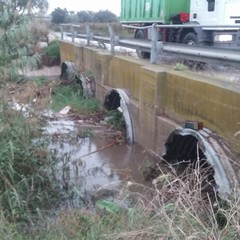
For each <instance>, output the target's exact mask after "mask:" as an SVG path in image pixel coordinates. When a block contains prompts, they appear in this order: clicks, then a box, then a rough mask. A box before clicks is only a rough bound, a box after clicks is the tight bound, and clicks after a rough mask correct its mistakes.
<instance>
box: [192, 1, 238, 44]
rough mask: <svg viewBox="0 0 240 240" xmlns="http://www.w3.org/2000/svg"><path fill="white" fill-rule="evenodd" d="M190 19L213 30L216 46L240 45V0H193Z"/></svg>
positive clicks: (204, 28) (204, 27)
mask: <svg viewBox="0 0 240 240" xmlns="http://www.w3.org/2000/svg"><path fill="white" fill-rule="evenodd" d="M189 21H190V22H194V23H197V24H200V25H202V26H203V28H202V30H205V31H212V36H213V42H214V45H215V46H218V45H220V44H221V46H223V44H225V45H226V46H227V47H231V46H232V47H236V46H237V47H239V41H240V38H239V37H240V34H239V31H238V29H239V27H240V0H192V1H191V6H190V15H189ZM206 26H207V27H206ZM218 26H219V27H218ZM223 26H232V27H230V28H229V27H228V28H224V27H223ZM234 26H236V28H234Z"/></svg>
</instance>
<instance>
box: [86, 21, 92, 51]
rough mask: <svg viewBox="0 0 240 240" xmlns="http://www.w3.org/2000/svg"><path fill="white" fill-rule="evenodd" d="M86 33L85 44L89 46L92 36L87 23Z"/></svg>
mask: <svg viewBox="0 0 240 240" xmlns="http://www.w3.org/2000/svg"><path fill="white" fill-rule="evenodd" d="M86 34H87V46H90V41H91V40H92V38H93V34H92V32H91V29H90V26H89V23H86Z"/></svg>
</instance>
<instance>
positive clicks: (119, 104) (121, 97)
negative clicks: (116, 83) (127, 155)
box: [104, 89, 134, 144]
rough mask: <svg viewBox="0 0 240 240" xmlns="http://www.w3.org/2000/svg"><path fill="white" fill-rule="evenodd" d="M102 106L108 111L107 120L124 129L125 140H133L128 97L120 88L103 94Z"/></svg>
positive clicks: (131, 141)
mask: <svg viewBox="0 0 240 240" xmlns="http://www.w3.org/2000/svg"><path fill="white" fill-rule="evenodd" d="M104 107H105V108H106V110H107V111H108V115H109V120H108V121H110V122H112V123H113V125H115V126H116V127H117V128H120V129H121V130H122V131H124V134H125V139H126V142H127V143H129V144H132V143H133V142H134V134H133V125H132V119H131V113H130V110H129V97H128V96H127V94H126V92H125V91H124V90H122V89H113V90H111V91H110V92H108V93H107V95H106V96H105V101H104Z"/></svg>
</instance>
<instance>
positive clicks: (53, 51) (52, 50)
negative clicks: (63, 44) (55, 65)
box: [44, 41, 60, 59]
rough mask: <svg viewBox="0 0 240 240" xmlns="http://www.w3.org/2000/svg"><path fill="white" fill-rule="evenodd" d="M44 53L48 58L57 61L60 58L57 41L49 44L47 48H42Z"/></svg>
mask: <svg viewBox="0 0 240 240" xmlns="http://www.w3.org/2000/svg"><path fill="white" fill-rule="evenodd" d="M44 52H45V54H46V55H47V56H48V57H51V58H57V59H59V58H60V49H59V42H58V41H53V42H50V43H49V45H48V47H46V48H44Z"/></svg>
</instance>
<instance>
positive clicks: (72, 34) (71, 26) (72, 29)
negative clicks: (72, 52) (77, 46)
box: [70, 25, 74, 43]
mask: <svg viewBox="0 0 240 240" xmlns="http://www.w3.org/2000/svg"><path fill="white" fill-rule="evenodd" d="M70 28H71V37H72V42H73V43H74V27H73V25H70Z"/></svg>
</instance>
